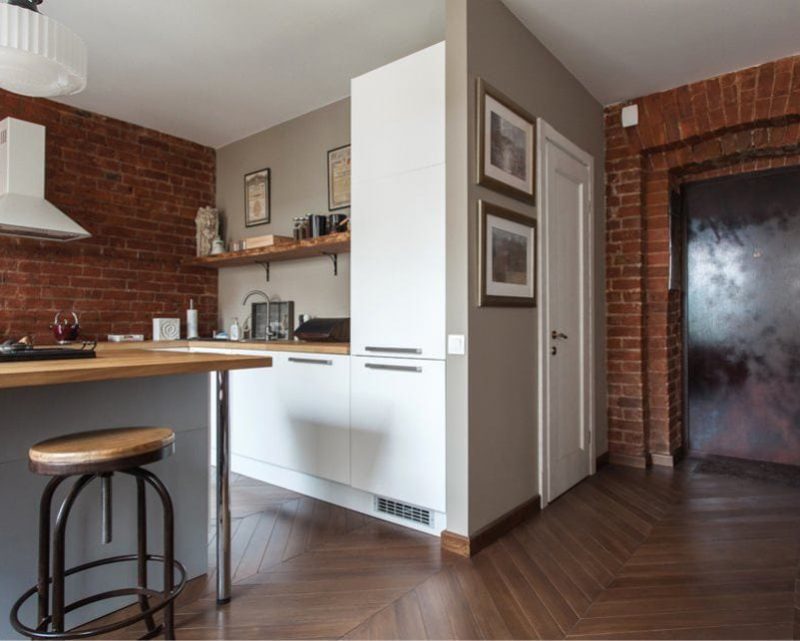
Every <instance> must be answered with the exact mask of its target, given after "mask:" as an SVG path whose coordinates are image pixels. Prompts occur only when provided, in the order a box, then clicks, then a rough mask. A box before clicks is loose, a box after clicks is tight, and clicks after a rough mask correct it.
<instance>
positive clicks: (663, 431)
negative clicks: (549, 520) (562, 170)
mask: <svg viewBox="0 0 800 641" xmlns="http://www.w3.org/2000/svg"><path fill="white" fill-rule="evenodd" d="M635 102H636V104H638V106H639V124H638V125H637V126H635V127H631V128H627V129H623V128H622V125H621V118H620V112H621V110H622V106H623V105H614V106H611V107H608V108H607V109H606V145H607V148H606V174H607V223H606V224H607V232H606V233H607V238H606V244H607V247H606V250H607V252H606V261H607V265H606V295H607V304H608V312H607V320H608V342H607V360H608V385H609V388H608V396H609V451H610V454H611V457H612V460H615V461H617V462H619V463H626V464H630V465H637V466H644V465H647V464H649V463H650V462H651V461H652V462H654V463H656V464H662V465H670V464H672V462H673V461H674V460H675V458H676V457H677V456H679V455H680V453H681V451H682V447H683V442H684V439H683V434H684V430H683V398H682V392H683V379H682V376H683V372H682V363H683V351H682V345H683V340H682V328H683V320H682V302H681V300H682V299H681V293H680V292H679V291H670V290H669V287H668V277H669V255H670V254H669V251H670V249H669V198H670V191H671V190H672V189H675V188H677V187H678V186H679V185H680V184H681V183H683V182H687V181H690V180H699V179H704V178H710V177H713V176H719V175H725V174H732V173H739V172H747V171H755V170H760V169H769V168H773V167H779V166H785V165H789V164H800V56H794V57H792V58H786V59H783V60H780V61H777V62H773V63H767V64H764V65H761V66H759V67H754V68H751V69H746V70H743V71H740V72H736V73H731V74H726V75H724V76H720V77H718V78H712V79H710V80H706V81H703V82H699V83H695V84H692V85H687V86H684V87H679V88H677V89H674V90H671V91H667V92H663V93H659V94H654V95H652V96H646V97H644V98H641V99H638V100H636V101H635Z"/></svg>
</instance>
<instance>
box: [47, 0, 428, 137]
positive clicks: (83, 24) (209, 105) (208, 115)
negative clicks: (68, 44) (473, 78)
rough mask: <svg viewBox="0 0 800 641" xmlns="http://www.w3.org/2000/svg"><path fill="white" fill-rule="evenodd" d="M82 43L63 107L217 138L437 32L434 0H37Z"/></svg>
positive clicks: (287, 115)
mask: <svg viewBox="0 0 800 641" xmlns="http://www.w3.org/2000/svg"><path fill="white" fill-rule="evenodd" d="M41 10H42V12H43V13H45V14H46V15H48V16H50V17H52V18H55V19H56V20H59V21H60V22H63V23H64V24H66V25H68V26H69V27H70V28H71V29H73V30H74V31H75V32H77V33H78V34H79V35H80V36H81V37H82V38H83V39H84V40H85V41H86V44H87V46H88V49H89V85H88V88H87V89H86V91H84V92H83V93H81V94H78V95H76V96H70V97H66V98H63V99H60V100H61V102H64V103H66V104H69V105H73V106H76V107H80V108H82V109H87V110H90V111H95V112H99V113H102V114H105V115H108V116H113V117H114V118H120V119H122V120H126V121H128V122H133V123H136V124H139V125H143V126H146V127H151V128H153V129H157V130H159V131H164V132H167V133H170V134H174V135H177V136H180V137H182V138H187V139H189V140H194V141H196V142H199V143H203V144H206V145H210V146H212V147H220V146H222V145H225V144H227V143H230V142H233V141H235V140H239V139H241V138H244V137H245V136H248V135H250V134H252V133H255V132H257V131H261V130H263V129H266V128H268V127H271V126H273V125H276V124H278V123H281V122H284V121H286V120H289V119H291V118H293V117H295V116H299V115H301V114H304V113H307V112H309V111H312V110H314V109H317V108H319V107H322V106H324V105H326V104H329V103H331V102H334V101H336V100H339V99H341V98H344V97H346V96H348V95H349V94H350V82H349V81H350V78H352V77H353V76H357V75H359V74H362V73H365V72H367V71H369V70H371V69H374V68H375V67H379V66H381V65H383V64H386V63H387V62H391V61H392V60H395V59H397V58H400V57H402V56H404V55H407V54H409V53H412V52H414V51H417V50H419V49H422V48H423V47H426V46H428V45H431V44H433V43H435V42H438V41H440V40H442V39H444V0H402V1H386V0H102V2H101V1H99V0H46V2H45V3H44V4H43V5H42V6H41Z"/></svg>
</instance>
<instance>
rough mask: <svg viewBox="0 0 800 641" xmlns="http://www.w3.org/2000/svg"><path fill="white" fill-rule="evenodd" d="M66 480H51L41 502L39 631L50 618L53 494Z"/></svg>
mask: <svg viewBox="0 0 800 641" xmlns="http://www.w3.org/2000/svg"><path fill="white" fill-rule="evenodd" d="M65 478H66V477H65V476H54V477H53V478H51V479H50V481H49V482H48V483H47V486H46V487H45V488H44V492H42V498H41V500H40V502H39V575H38V580H37V582H36V593H37V600H38V621H37V629H39V630H42V629H46V628H47V625H48V618H49V616H50V510H51V507H52V504H53V494H54V493H55V491H56V488H57V487H58V486H59V485H61V482H62V481H63V480H64V479H65Z"/></svg>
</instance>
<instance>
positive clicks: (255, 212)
mask: <svg viewBox="0 0 800 641" xmlns="http://www.w3.org/2000/svg"><path fill="white" fill-rule="evenodd" d="M270 218H271V215H270V175H269V168H266V169H259V170H258V171H254V172H252V173H249V174H245V177H244V224H245V227H255V226H256V225H266V224H267V223H269V222H270Z"/></svg>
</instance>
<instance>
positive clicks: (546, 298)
mask: <svg viewBox="0 0 800 641" xmlns="http://www.w3.org/2000/svg"><path fill="white" fill-rule="evenodd" d="M548 142H550V143H552V144H554V145H556V146H558V147H560V148H561V149H563V150H564V151H565V152H566V153H568V154H569V155H570V156H572V157H573V158H575V159H576V160H577V161H578V162H580V163H582V164H584V165H586V166H587V167H588V168H589V183H588V186H587V190H588V212H587V220H586V229H585V232H584V233H585V234H587V235H588V239H587V240H588V248H589V251H588V256H587V257H586V259H587V260H586V266H587V268H586V269H585V270H584V272H583V279H584V282H585V283H587V284H588V306H587V310H586V315H587V316H588V319H586V322H587V327H588V331H587V332H586V336H585V345H584V348H585V350H584V353H585V355H586V365H587V367H588V370H589V376H588V380H589V382H590V384H589V386H588V387H589V389H588V390H587V393H586V395H585V402H586V403H587V404H588V408H587V410H588V411H587V416H588V438H589V468H588V470H587V473H588V474H589V475H592V474H594V473H595V469H596V460H595V448H596V447H597V438H596V434H595V417H594V411H595V385H594V383H595V371H594V368H595V360H596V359H595V358H594V306H595V295H594V255H595V247H594V245H595V240H594V158H593V157H592V156H591V155H590V154H588V153H587V152H585V151H584V150H583V149H581V148H580V147H578V146H577V145H575V144H574V143H573V142H571V141H570V140H569V139H568V138H567V137H566V136H563V135H562V134H560V133H559V132H558V131H556V129H554V128H553V127H552V126H551V125H549V124H548V123H547V122H545V121H544V120H542V119H541V118H537V120H536V166H537V167H538V169H539V171H538V172H537V180H536V183H537V184H536V215H537V220H538V223H537V224H538V233H539V251H538V255H539V259H538V260H539V264H538V265H537V267H538V283H537V287H538V292H537V294H538V299H539V300H538V308H537V321H538V324H539V334H538V337H537V338H538V351H539V363H538V374H539V376H538V378H539V384H538V401H539V403H538V405H539V407H538V419H539V439H538V440H539V457H538V458H539V494H540V496H541V506H542V507H543V508H544V507H545V506H547V504H548V503H549V502H550V457H549V447H550V407H549V404H548V402H547V399H548V396H547V394H548V392H549V389H550V381H549V370H548V368H547V363H548V358H549V355H550V342H551V341H550V338H549V336H550V331H551V328H550V326H549V322H548V318H549V315H548V311H549V305H550V292H549V287H548V284H547V279H548V276H549V263H550V248H549V243H548V228H549V224H548V223H549V221H548V210H547V206H548V203H547V193H546V190H545V176H546V175H547V158H546V156H545V153H544V152H545V147H546V144H547V143H548Z"/></svg>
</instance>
